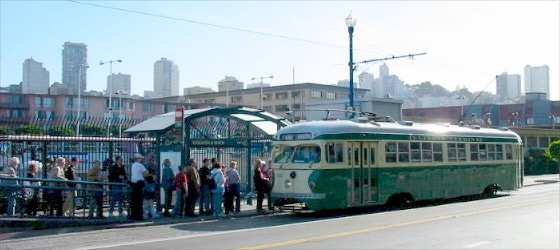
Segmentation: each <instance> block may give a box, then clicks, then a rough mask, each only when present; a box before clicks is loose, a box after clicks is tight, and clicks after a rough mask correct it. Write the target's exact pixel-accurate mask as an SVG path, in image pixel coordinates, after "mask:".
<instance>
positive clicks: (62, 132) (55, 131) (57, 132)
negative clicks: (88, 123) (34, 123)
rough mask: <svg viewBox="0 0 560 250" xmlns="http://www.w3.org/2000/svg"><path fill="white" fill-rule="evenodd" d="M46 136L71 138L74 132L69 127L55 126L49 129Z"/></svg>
mask: <svg viewBox="0 0 560 250" xmlns="http://www.w3.org/2000/svg"><path fill="white" fill-rule="evenodd" d="M48 134H49V135H52V136H73V135H74V134H75V132H74V130H73V129H71V128H69V127H64V126H56V127H53V128H51V129H49V131H48Z"/></svg>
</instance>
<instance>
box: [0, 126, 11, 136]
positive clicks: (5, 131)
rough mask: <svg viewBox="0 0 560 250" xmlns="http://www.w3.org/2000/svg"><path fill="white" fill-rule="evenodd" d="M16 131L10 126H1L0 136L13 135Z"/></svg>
mask: <svg viewBox="0 0 560 250" xmlns="http://www.w3.org/2000/svg"><path fill="white" fill-rule="evenodd" d="M11 134H14V131H13V130H12V129H11V128H10V127H8V126H0V135H11Z"/></svg>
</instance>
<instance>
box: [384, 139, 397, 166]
mask: <svg viewBox="0 0 560 250" xmlns="http://www.w3.org/2000/svg"><path fill="white" fill-rule="evenodd" d="M385 162H397V144H396V143H394V142H387V143H386V144H385Z"/></svg>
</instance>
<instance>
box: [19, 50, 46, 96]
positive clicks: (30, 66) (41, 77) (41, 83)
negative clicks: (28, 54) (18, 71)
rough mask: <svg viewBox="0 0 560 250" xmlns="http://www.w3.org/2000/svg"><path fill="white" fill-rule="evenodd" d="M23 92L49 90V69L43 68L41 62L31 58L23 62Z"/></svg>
mask: <svg viewBox="0 0 560 250" xmlns="http://www.w3.org/2000/svg"><path fill="white" fill-rule="evenodd" d="M21 91H22V93H23V94H45V93H48V91H49V71H47V70H46V69H45V68H43V63H40V62H36V61H35V60H33V58H28V59H25V62H23V83H22V86H21Z"/></svg>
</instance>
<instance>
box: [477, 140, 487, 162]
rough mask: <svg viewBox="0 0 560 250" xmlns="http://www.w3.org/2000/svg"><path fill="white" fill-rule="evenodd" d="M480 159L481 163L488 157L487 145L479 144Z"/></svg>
mask: <svg viewBox="0 0 560 250" xmlns="http://www.w3.org/2000/svg"><path fill="white" fill-rule="evenodd" d="M478 158H479V159H480V160H481V161H485V160H486V159H487V158H488V157H487V155H486V144H484V143H482V144H478Z"/></svg>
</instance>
